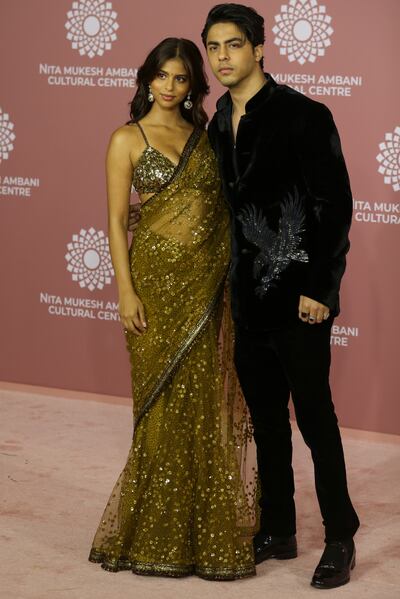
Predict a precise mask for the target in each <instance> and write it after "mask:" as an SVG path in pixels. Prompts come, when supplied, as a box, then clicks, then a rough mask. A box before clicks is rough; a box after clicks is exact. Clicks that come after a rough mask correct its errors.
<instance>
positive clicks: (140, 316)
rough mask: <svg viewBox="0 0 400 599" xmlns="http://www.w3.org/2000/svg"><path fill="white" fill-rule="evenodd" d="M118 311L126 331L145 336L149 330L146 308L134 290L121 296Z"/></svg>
mask: <svg viewBox="0 0 400 599" xmlns="http://www.w3.org/2000/svg"><path fill="white" fill-rule="evenodd" d="M118 310H119V316H120V318H121V322H122V324H123V326H124V328H125V330H126V331H131V332H132V333H134V334H135V335H139V336H140V335H143V333H144V332H145V331H146V328H147V323H146V318H145V315H144V306H143V304H142V302H141V301H140V299H139V297H138V296H137V295H136V293H135V292H134V291H133V290H132V291H126V292H124V293H122V294H121V295H120V298H119V303H118Z"/></svg>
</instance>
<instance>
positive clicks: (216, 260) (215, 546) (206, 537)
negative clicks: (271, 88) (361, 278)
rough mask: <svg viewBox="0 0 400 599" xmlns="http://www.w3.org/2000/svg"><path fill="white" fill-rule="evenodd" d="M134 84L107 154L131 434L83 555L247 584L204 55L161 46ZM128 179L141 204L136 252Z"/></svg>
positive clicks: (221, 212)
mask: <svg viewBox="0 0 400 599" xmlns="http://www.w3.org/2000/svg"><path fill="white" fill-rule="evenodd" d="M137 86H138V89H137V93H136V95H135V97H134V99H133V101H132V104H131V121H130V122H129V123H128V124H127V125H126V126H124V127H121V128H120V129H118V130H117V131H116V132H115V133H114V134H113V135H112V138H111V142H110V145H109V149H108V155H107V185H108V206H109V235H110V249H111V256H112V260H113V264H114V268H115V274H116V280H117V284H118V290H119V310H120V316H121V321H122V323H123V325H124V327H125V333H126V339H127V346H128V350H129V352H130V356H131V365H132V390H133V400H134V418H135V429H134V438H133V443H132V447H131V450H130V453H129V456H128V461H127V464H126V466H125V468H124V470H123V472H122V473H121V475H120V477H119V479H118V481H117V484H116V486H115V488H114V490H113V493H112V495H111V498H110V500H109V502H108V504H107V506H106V509H105V512H104V515H103V518H102V521H101V523H100V526H99V529H98V531H97V533H96V536H95V539H94V542H93V547H92V550H91V553H90V556H89V559H90V561H93V562H100V563H101V564H102V567H103V568H104V569H106V570H112V571H118V570H122V569H130V570H132V571H133V572H134V573H137V574H154V575H165V576H185V575H188V574H192V573H195V574H197V575H198V576H201V577H203V578H207V579H211V580H230V579H235V578H242V577H245V576H250V575H253V574H254V573H255V569H254V559H253V553H252V545H251V538H250V535H251V534H252V532H253V530H252V525H254V524H255V523H254V520H253V514H252V510H253V505H254V486H252V483H253V481H252V480H250V481H249V480H246V481H245V480H244V478H245V477H246V476H248V474H247V472H248V469H247V472H246V459H245V458H246V445H247V443H248V442H249V443H250V442H251V435H250V434H249V426H248V425H249V420H248V416H247V412H246V410H245V407H244V402H243V400H242V398H241V397H240V395H239V394H238V393H237V387H236V380H235V378H234V373H233V370H232V368H231V367H230V364H231V359H232V353H231V340H230V336H229V322H230V321H229V315H228V314H226V310H225V314H223V305H224V304H223V296H224V285H225V278H226V274H227V269H228V265H229V255H230V248H229V216H228V213H227V210H226V207H225V205H224V202H223V198H222V195H221V186H220V181H219V178H218V171H217V164H216V160H215V157H214V155H213V153H212V151H211V148H210V146H209V143H208V138H207V134H206V132H205V130H204V128H205V124H206V120H207V116H206V114H205V112H204V109H203V106H202V102H203V99H204V97H205V95H206V94H207V93H208V86H207V81H206V78H205V74H204V69H203V61H202V58H201V54H200V52H199V50H198V48H197V47H196V46H195V45H194V44H193V43H192V42H190V41H188V40H184V39H175V38H168V39H166V40H164V41H163V42H161V43H160V44H159V45H158V46H157V47H156V48H154V50H152V52H150V54H149V56H148V57H147V59H146V61H145V63H144V64H143V66H142V67H141V68H140V69H139V71H138V76H137ZM132 182H133V184H134V186H135V189H136V191H137V192H138V194H139V196H140V200H141V202H142V208H141V220H140V224H139V227H138V229H137V230H136V232H135V236H134V240H133V242H132V245H131V248H130V250H129V252H128V246H127V234H126V231H127V220H128V208H129V198H130V189H131V184H132ZM221 322H224V323H225V324H226V325H227V326H225V327H224V329H225V334H224V336H223V338H222V339H220V341H222V347H220V350H219V352H218V340H219V334H220V328H221ZM220 345H221V344H220ZM247 465H248V463H247ZM250 474H252V475H254V470H253V471H252V472H251V473H250Z"/></svg>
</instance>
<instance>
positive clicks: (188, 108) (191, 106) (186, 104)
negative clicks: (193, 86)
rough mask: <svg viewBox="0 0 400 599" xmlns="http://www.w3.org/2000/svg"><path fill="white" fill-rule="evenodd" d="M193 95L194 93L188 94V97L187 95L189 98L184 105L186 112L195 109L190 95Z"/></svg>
mask: <svg viewBox="0 0 400 599" xmlns="http://www.w3.org/2000/svg"><path fill="white" fill-rule="evenodd" d="M191 93H192V92H189V93H188V95H187V98H186V100H185V101H184V103H183V105H184V107H185V108H186V110H190V109H191V108H193V102H192V100H191V99H190V95H191Z"/></svg>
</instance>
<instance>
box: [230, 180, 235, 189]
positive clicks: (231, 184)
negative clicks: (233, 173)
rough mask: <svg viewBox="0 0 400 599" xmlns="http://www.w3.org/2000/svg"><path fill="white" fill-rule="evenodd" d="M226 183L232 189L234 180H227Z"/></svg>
mask: <svg viewBox="0 0 400 599" xmlns="http://www.w3.org/2000/svg"><path fill="white" fill-rule="evenodd" d="M228 185H229V187H230V188H231V189H233V188H234V187H235V182H234V181H229V183H228Z"/></svg>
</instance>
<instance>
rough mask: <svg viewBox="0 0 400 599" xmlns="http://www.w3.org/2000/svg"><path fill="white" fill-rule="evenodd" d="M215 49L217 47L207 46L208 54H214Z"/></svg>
mask: <svg viewBox="0 0 400 599" xmlns="http://www.w3.org/2000/svg"><path fill="white" fill-rule="evenodd" d="M216 49H217V46H208V50H209V52H214V51H215V50H216Z"/></svg>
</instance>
